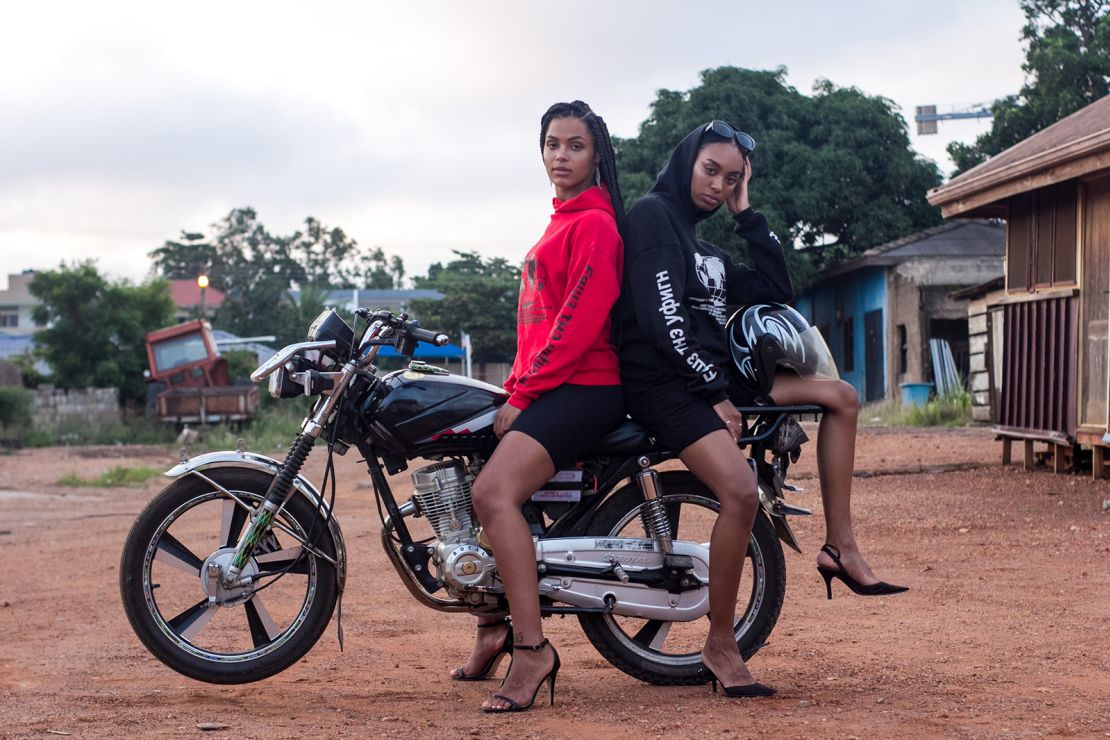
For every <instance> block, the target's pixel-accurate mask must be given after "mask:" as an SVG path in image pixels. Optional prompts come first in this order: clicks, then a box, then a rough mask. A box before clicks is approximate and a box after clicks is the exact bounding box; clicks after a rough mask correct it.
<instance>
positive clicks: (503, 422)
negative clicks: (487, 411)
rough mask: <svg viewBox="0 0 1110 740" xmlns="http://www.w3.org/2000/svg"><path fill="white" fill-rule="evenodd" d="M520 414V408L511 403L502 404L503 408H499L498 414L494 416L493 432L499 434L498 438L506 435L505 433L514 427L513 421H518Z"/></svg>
mask: <svg viewBox="0 0 1110 740" xmlns="http://www.w3.org/2000/svg"><path fill="white" fill-rule="evenodd" d="M518 416H520V409H518V408H517V407H516V406H513V405H512V404H509V403H503V404H501V408H499V409H497V415H496V416H495V417H493V433H494V434H496V435H497V438H498V439H500V438H501V437H504V436H505V433H506V432H508V431H509V430H510V429H512V427H513V422H515V421H516V417H518Z"/></svg>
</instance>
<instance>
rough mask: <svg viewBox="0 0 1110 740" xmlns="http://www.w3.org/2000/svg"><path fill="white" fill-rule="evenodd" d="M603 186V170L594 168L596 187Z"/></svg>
mask: <svg viewBox="0 0 1110 740" xmlns="http://www.w3.org/2000/svg"><path fill="white" fill-rule="evenodd" d="M600 184H601V168H600V167H594V185H600Z"/></svg>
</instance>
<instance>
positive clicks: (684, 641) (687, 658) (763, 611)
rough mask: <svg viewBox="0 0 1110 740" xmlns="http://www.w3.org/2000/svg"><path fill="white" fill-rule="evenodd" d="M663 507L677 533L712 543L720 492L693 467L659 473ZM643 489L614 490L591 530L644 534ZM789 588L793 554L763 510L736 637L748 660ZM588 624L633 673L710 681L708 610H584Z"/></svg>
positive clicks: (608, 655) (589, 633)
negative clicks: (674, 613)
mask: <svg viewBox="0 0 1110 740" xmlns="http://www.w3.org/2000/svg"><path fill="white" fill-rule="evenodd" d="M660 483H661V488H662V491H663V501H664V509H665V511H666V512H667V515H668V518H669V519H670V522H671V530H672V532H671V534H672V536H673V538H674V539H676V540H678V539H682V540H692V541H695V542H702V543H706V544H708V542H709V531H710V529H712V525H713V522H715V521H716V518H717V512H718V511H719V510H720V504H719V503H718V502H717V499H716V497H715V496H714V495H713V493H712V492H711V491H710V490H709V489H708V488H707V487H706V486H705V485H704V484H703V483H702V482H701V481H699V480H698V479H697V478H695V477H694V476H693V475H692V474H690V473H688V472H686V471H668V472H664V473H661V474H660ZM643 506H644V500H643V496H642V495H641V494H640V491H639V489H638V488H637V487H636V486H635V485H627V486H624V487H623V488H621V489H620V490H619V491H617V492H616V493H614V494H613V495H612V496H611V497H610V498H609V500H608V501H606V502H605V503H603V504H602V505H601V507H600V508H599V509H598V511H597V514H596V515H595V516H594V519H593V520H592V521H591V522H590V524H589V525H588V527H587V532H586V533H587V534H588V535H602V536H624V537H643V536H644V534H645V533H644V529H643V525H642V524H641V520H640V509H641V508H642V507H643ZM785 595H786V559H785V558H784V557H783V553H782V545H781V544H780V543H779V541H778V540H777V539H776V537H775V532H774V528H773V527H772V526H771V524H770V522H768V521H767V517H766V516H765V515H763V513H762V512H760V513H759V514H757V515H756V518H755V524H754V526H753V528H752V534H751V537H750V538H749V540H748V552H747V558H746V559H745V561H744V571H743V579H742V580H741V582H740V593H739V598H738V600H737V604H736V606H737V615H736V620H735V623H734V625H735V626H734V631H735V634H736V644H737V646H738V647H739V648H740V654H741V655H743V656H744V659H745V660H747V659H748V658H750V657H751V656H753V655H754V654H755V653H756V651H758V650H759V649H760V648H761V647H763V645H764V643H765V642H766V640H767V637H768V636H770V634H771V630H772V629H774V626H775V622H776V621H777V620H778V616H779V612H780V611H781V610H782V602H783V598H784V596H785ZM578 620H579V622H580V623H581V624H582V630H583V632H585V633H586V637H587V638H588V639H589V641H590V642H591V643H592V644H593V646H594V648H596V649H597V651H598V652H599V653H601V655H602V656H603V657H604V658H605V659H606V660H608V661H609V662H610V663H612V664H613V665H614V666H616V667H617V668H619V669H620V670H622V671H624V672H625V673H627V674H628V675H630V676H633V677H635V678H638V679H640V680H642V681H647V682H648V683H653V684H658V685H664V686H667V685H669V686H675V685H695V684H701V683H706V682H707V681H708V679H707V678H706V676H705V675H704V674H703V673H701V671H700V669H701V668H702V662H701V648H702V644H703V643H704V642H705V637H706V635H707V634H708V630H709V622H708V620H709V618H708V615H707V616H706V617H705V619H704V620H703V619H698V620H694V621H692V622H663V621H660V620H656V619H637V618H634V617H621V616H615V615H612V614H581V615H579V617H578Z"/></svg>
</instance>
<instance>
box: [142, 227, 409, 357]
mask: <svg viewBox="0 0 1110 740" xmlns="http://www.w3.org/2000/svg"><path fill="white" fill-rule="evenodd" d="M150 257H151V259H152V261H153V266H154V270H155V271H156V272H157V273H158V274H160V275H162V276H164V277H166V278H178V279H190V280H191V279H193V278H195V277H196V276H197V275H198V274H200V273H201V272H204V273H206V274H207V275H208V278H209V280H210V284H211V285H212V287H214V288H216V289H218V290H221V291H223V292H224V294H225V300H224V302H223V304H222V305H220V306H219V308H217V309H216V310H215V312H214V313H213V316H212V320H213V323H214V324H216V325H217V326H219V327H220V328H221V329H224V330H226V331H230V332H232V333H235V334H240V335H250V336H257V335H264V334H273V335H274V336H275V337H277V341H278V342H282V343H288V342H291V341H295V340H296V339H299V338H303V336H304V332H305V330H306V329H307V328H308V323H309V321H311V319H312V317H313V316H315V315H316V313H319V308H320V307H321V306H322V305H323V304H324V302H325V299H326V295H327V292H328V291H329V290H332V289H340V288H354V287H359V288H399V287H401V284H402V282H403V280H404V276H405V268H404V262H403V261H402V260H401V258H400V257H396V256H394V257H389V256H387V255H386V254H385V253H384V252H383V251H382V249H381V248H380V247H374V248H372V249H363V248H362V247H360V246H359V245H358V243H357V242H356V241H355V240H354V239H352V238H350V237H349V236H348V235H347V234H346V233H345V232H344V231H343V230H342V229H339V228H329V227H327V226H325V225H324V224H322V223H321V222H320V221H318V220H316V219H315V218H313V217H311V216H309V217H308V218H306V219H305V221H304V228H303V229H298V230H297V231H295V232H294V233H292V234H290V235H287V236H282V235H277V234H272V233H271V232H270V231H269V230H268V229H267V228H266V227H265V226H264V225H263V224H262V222H261V221H259V219H258V214H257V213H256V212H255V211H254V209H252V208H236V209H234V210H232V211H231V212H230V213H229V214H228V215H227V217H225V218H223V219H221V220H220V221H218V222H217V223H215V224H213V225H212V228H211V230H210V232H209V233H208V234H202V233H199V232H190V231H183V232H182V234H181V238H180V239H177V240H168V241H166V242H165V243H164V244H163V245H162V246H161V247H159V248H157V249H155V250H153V251H152V252H151V253H150ZM292 289H299V290H300V292H301V296H302V299H301V303H300V304H298V303H297V302H296V301H294V300H293V299H292V298H291V297H290V294H289V291H290V290H292ZM310 298H311V300H309V299H310ZM306 301H307V304H306ZM308 313H311V316H309V317H308V319H307V320H305V315H306V314H308Z"/></svg>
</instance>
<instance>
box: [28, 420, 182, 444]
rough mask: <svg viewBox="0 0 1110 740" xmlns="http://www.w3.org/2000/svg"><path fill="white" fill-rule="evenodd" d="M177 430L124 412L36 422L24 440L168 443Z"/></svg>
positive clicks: (50, 442)
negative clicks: (114, 416) (106, 417)
mask: <svg viewBox="0 0 1110 740" xmlns="http://www.w3.org/2000/svg"><path fill="white" fill-rule="evenodd" d="M176 436H177V433H176V432H175V431H174V429H173V427H171V426H170V425H169V424H161V423H159V422H156V421H148V420H147V419H146V418H145V417H144V416H143V415H142V414H136V413H129V412H124V413H123V414H122V415H121V417H120V420H119V421H109V422H103V421H98V422H96V423H93V424H90V423H87V422H81V421H73V422H66V423H62V424H51V425H42V426H36V427H35V428H34V429H33V430H32V431H31V432H30V434H29V435H28V436H27V439H26V440H25V441H24V444H25V445H26V446H27V447H54V446H56V445H159V446H167V445H169V444H171V443H172V442H173V440H174V437H176Z"/></svg>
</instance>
